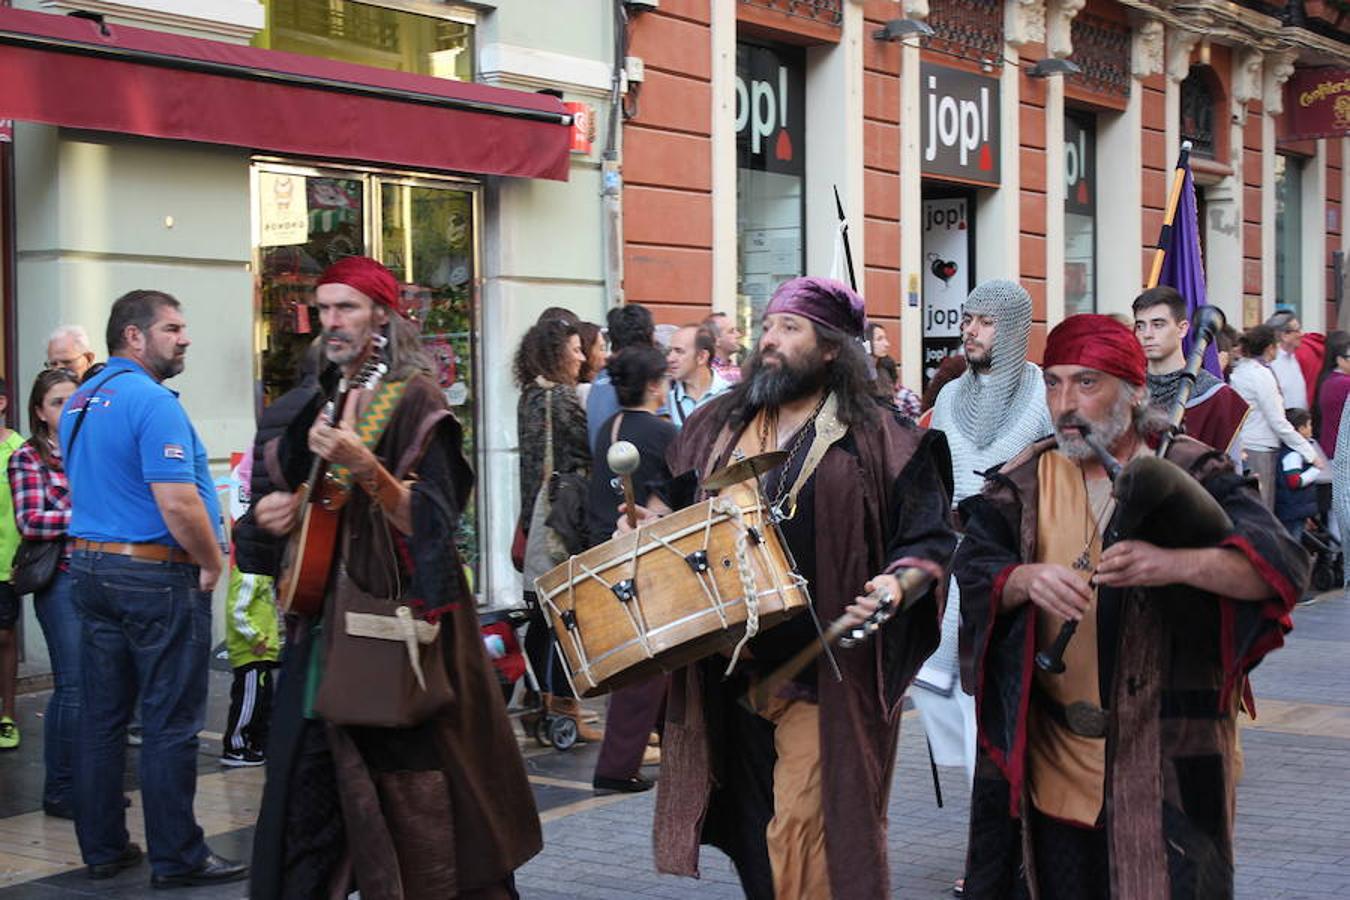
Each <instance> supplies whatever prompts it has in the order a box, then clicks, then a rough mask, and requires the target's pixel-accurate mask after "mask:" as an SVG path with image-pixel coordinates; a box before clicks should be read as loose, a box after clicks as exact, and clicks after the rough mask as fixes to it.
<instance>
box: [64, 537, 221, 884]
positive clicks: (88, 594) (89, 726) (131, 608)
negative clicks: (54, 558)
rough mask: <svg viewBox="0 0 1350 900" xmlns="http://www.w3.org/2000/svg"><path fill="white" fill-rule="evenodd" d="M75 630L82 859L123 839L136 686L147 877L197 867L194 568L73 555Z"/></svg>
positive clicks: (202, 658)
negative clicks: (80, 694)
mask: <svg viewBox="0 0 1350 900" xmlns="http://www.w3.org/2000/svg"><path fill="white" fill-rule="evenodd" d="M71 575H72V576H73V577H72V582H73V588H74V593H75V604H76V606H77V607H78V608H79V612H80V618H81V625H82V628H83V631H82V637H83V640H82V643H81V647H80V676H81V679H80V680H81V684H82V686H83V689H84V715H83V716H82V718H81V721H80V742H81V750H80V753H79V755H78V758H77V760H76V774H75V833H76V836H77V837H78V838H79V840H80V852H81V854H82V855H83V857H84V861H85V863H86V864H88V865H98V864H101V863H110V862H113V861H114V860H116V859H117V858H118V855H119V854H121V853H122V852H123V850H124V849H125V848H126V846H127V841H128V835H127V828H126V811H125V810H124V809H123V807H122V778H123V772H124V771H125V769H126V752H127V751H126V747H127V742H126V730H127V723H128V721H130V719H131V714H132V707H133V706H134V705H135V702H136V696H137V693H138V692H139V694H140V699H141V722H142V723H143V725H144V728H145V738H144V743H143V744H142V746H141V767H140V778H141V793H142V801H143V803H144V805H145V835H146V843H147V844H148V845H149V846H148V847H147V851H148V855H149V858H150V866H151V869H152V870H153V872H154V873H155V874H156V875H161V876H164V875H180V874H183V873H185V872H190V871H192V870H193V869H196V868H199V867H200V866H201V865H202V863H203V862H204V861H205V859H206V854H207V849H206V843H205V841H204V839H203V836H202V830H201V828H200V827H199V826H198V825H197V820H196V818H195V816H194V815H193V812H192V802H193V798H194V796H195V794H196V792H197V732H199V731H201V729H202V726H203V725H204V724H205V720H206V683H207V662H208V657H209V654H210V645H211V597H210V595H209V594H205V593H203V592H202V591H200V590H198V589H197V583H198V582H197V579H198V569H197V567H196V566H192V565H187V564H185V563H156V562H147V561H144V560H139V559H132V558H130V557H126V556H116V555H113V554H105V553H89V552H79V551H77V552H76V553H75V556H74V559H73V560H72V562H71Z"/></svg>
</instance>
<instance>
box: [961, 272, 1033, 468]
mask: <svg viewBox="0 0 1350 900" xmlns="http://www.w3.org/2000/svg"><path fill="white" fill-rule="evenodd" d="M962 312H963V313H968V314H970V315H972V316H990V317H991V318H993V320H994V328H995V331H994V346H993V347H991V348H990V353H991V356H992V357H993V359H992V365H991V366H990V368H989V373H988V376H987V377H984V378H978V377H976V374H975V371H974V369H967V370H966V373H965V374H964V375H962V376H961V378H960V381H959V384H960V388H959V390H958V394H959V398H958V401H957V403H956V405H955V407H954V409H953V412H954V413H955V415H956V426H957V427H958V428H960V429H961V433H962V435H964V436H965V438H966V439H967V440H969V441H970V442H972V443H973V444H975V446H977V447H984V446H987V445H988V444H989V443H991V442H992V441H993V440H994V438H996V437H998V436H999V435H1000V434H1002V433H1003V432H1004V430H1005V429H1006V428H1007V426H1008V425H1009V424H1010V423H1011V422H1012V421H1013V420H1014V419H1016V418H1017V417H1018V416H1020V415H1021V414H1022V409H1021V406H1022V405H1023V403H1018V402H1016V401H1018V400H1019V399H1023V398H1019V397H1018V396H1017V395H1018V394H1019V392H1020V390H1021V388H1022V385H1023V380H1024V369H1025V364H1026V360H1027V341H1028V340H1029V339H1030V337H1031V295H1030V294H1028V293H1027V292H1026V289H1025V288H1023V287H1022V286H1021V285H1020V284H1018V283H1017V282H1015V281H1009V280H1008V279H1006V278H995V279H992V280H990V281H984V282H981V283H980V284H978V285H976V286H975V290H973V291H971V292H970V296H968V297H966V303H965V306H964V307H962ZM1024 402H1025V401H1024Z"/></svg>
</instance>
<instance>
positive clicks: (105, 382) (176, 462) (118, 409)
mask: <svg viewBox="0 0 1350 900" xmlns="http://www.w3.org/2000/svg"><path fill="white" fill-rule="evenodd" d="M115 372H125V373H126V374H123V375H118V376H117V377H116V378H112V380H111V381H109V378H110V377H111V376H112V375H113V374H114V373H115ZM86 405H87V406H88V407H89V413H88V414H87V415H86V416H85V417H84V425H83V426H81V428H80V436H79V439H78V440H76V441H75V449H74V452H73V453H72V452H71V449H70V434H71V431H72V430H73V429H74V427H75V421H76V420H77V419H78V418H79V415H80V410H82V409H84V408H85V406H86ZM61 456H62V458H63V459H64V460H65V466H66V476H67V477H68V478H69V479H70V501H71V516H70V534H71V536H72V537H77V538H84V539H85V540H90V541H117V542H121V541H127V542H131V543H153V544H169V545H171V546H178V542H177V541H175V540H174V539H173V535H171V534H170V533H169V526H168V525H166V524H165V523H164V517H163V516H162V515H160V512H159V507H158V506H157V505H156V504H155V497H154V494H153V493H152V492H151V490H150V485H151V484H153V483H156V482H159V483H168V484H193V483H195V484H196V485H197V493H198V494H199V495H201V498H202V502H203V503H205V504H206V514H207V515H208V516H209V517H210V519H211V523H212V526H213V527H214V528H215V529H216V537H217V539H220V537H221V534H220V504H219V502H218V500H217V499H216V490H215V485H214V483H213V482H212V479H211V470H210V466H209V465H208V463H207V457H206V447H205V446H204V445H203V444H202V442H201V438H199V437H198V436H197V431H196V429H194V428H193V427H192V423H191V422H189V421H188V417H187V412H185V411H184V409H183V405H182V404H181V403H179V402H178V394H177V392H175V391H171V390H169V389H168V388H166V387H165V386H164V385H162V384H160V383H159V382H157V381H155V380H154V379H153V378H151V377H150V375H149V373H147V372H146V371H145V370H144V369H142V368H141V367H140V365H139V364H137V363H136V362H135V361H133V360H130V359H127V358H125V357H120V356H114V357H113V358H112V359H110V360H108V365H107V367H106V368H104V370H103V371H102V372H100V373H99V374H98V375H96V376H94V378H93V379H91V380H90V382H89V383H88V384H86V385H83V386H81V388H80V389H79V390H78V391H76V392H75V393H74V394H73V395H72V396H71V398H70V400H68V401H67V402H66V408H65V410H63V412H62V415H61Z"/></svg>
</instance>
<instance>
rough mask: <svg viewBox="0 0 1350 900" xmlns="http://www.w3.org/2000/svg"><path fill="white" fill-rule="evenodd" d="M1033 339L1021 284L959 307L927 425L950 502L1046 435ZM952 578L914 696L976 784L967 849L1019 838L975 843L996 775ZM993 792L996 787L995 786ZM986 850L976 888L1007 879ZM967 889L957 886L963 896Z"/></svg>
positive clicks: (945, 750)
mask: <svg viewBox="0 0 1350 900" xmlns="http://www.w3.org/2000/svg"><path fill="white" fill-rule="evenodd" d="M1030 334H1031V295H1030V294H1028V293H1027V292H1026V290H1025V289H1024V288H1023V287H1022V286H1021V285H1020V284H1018V283H1017V282H1015V281H1009V280H1007V279H1002V278H999V279H993V280H991V281H985V282H982V283H980V284H979V285H977V286H976V287H975V289H974V290H973V291H971V292H970V295H969V296H968V297H967V298H966V302H965V305H964V306H963V307H962V310H961V339H962V350H963V352H964V353H965V357H966V363H967V367H966V371H965V372H964V373H963V374H962V375H961V376H960V377H959V378H957V379H956V380H954V381H952V382H950V383H948V384H947V385H945V386H944V387H943V388H942V390H941V392H939V394H938V396H937V400H936V401H935V403H934V406H933V420H932V427H933V428H935V429H937V430H939V431H941V432H942V433H943V434H945V435H946V436H947V443H948V444H949V445H950V446H951V449H952V474H953V476H954V478H955V483H956V492H955V494H954V495H953V496H952V503H953V505H955V504H958V503H960V502H961V501H962V500H964V499H966V498H967V497H969V496H970V495H971V494H974V493H976V492H978V491H979V489H980V484H981V482H982V480H983V479H982V476H981V474H980V473H982V472H985V471H987V470H988V469H990V468H991V467H993V466H998V465H1002V464H1003V463H1005V462H1007V461H1008V460H1009V459H1012V458H1013V457H1014V456H1015V455H1017V454H1018V453H1019V452H1021V451H1022V449H1023V448H1025V447H1026V446H1027V445H1028V444H1030V443H1031V442H1032V441H1034V440H1036V439H1038V438H1043V437H1045V436H1046V435H1047V434H1049V433H1050V417H1049V415H1048V413H1047V412H1046V410H1045V385H1044V382H1043V380H1042V377H1041V370H1040V368H1039V367H1038V366H1036V364H1035V363H1032V362H1028V361H1027V358H1026V356H1027V341H1028V339H1029V338H1030ZM956 585H957V582H956V581H955V580H954V579H953V580H952V582H951V584H950V586H949V588H948V592H947V611H946V614H945V615H944V617H943V620H942V642H941V644H939V645H938V649H937V651H936V652H935V653H934V654H933V655H932V656H931V657H929V658H928V660H927V661H926V662H925V663H924V665H923V668H922V669H920V670H919V674H918V677H917V678H916V679H915V682H914V688H913V690H911V691H910V697H911V698H912V699H913V700H914V705H915V707H917V708H918V710H919V718H920V719H921V720H922V722H923V730H924V733H925V734H926V735H927V736H928V744H929V746H930V747H931V748H932V753H933V759H934V760H935V761H936V762H937V763H938V764H939V765H944V766H962V767H964V768H965V771H966V784H967V786H969V787H973V789H974V795H975V797H976V799H975V800H974V801H972V814H971V841H970V842H971V844H972V846H973V845H975V844H978V843H982V842H983V841H984V840H986V839H988V840H993V839H995V836H1001V839H1002V840H1004V841H1015V840H1016V832H1015V830H1014V831H1010V830H1009V828H1008V827H1007V823H1006V817H997V818H995V819H994V821H993V822H992V825H991V833H990V834H989V835H985V836H984V837H980V834H981V832H982V829H983V828H984V825H985V822H986V818H985V816H984V812H985V810H986V808H987V804H985V803H984V802H982V801H981V799H980V798H982V797H984V796H985V795H986V791H985V787H986V786H987V785H989V784H990V782H989V781H987V780H986V779H985V777H984V776H985V774H990V775H992V774H994V773H993V771H992V766H991V765H990V764H989V761H988V760H982V759H978V755H977V753H976V742H975V732H976V722H975V699H974V697H973V694H974V691H975V679H974V674H973V673H974V670H973V668H972V660H973V651H972V648H971V646H970V645H969V644H967V643H964V642H963V641H962V640H961V635H962V631H961V622H962V616H961V593H960V591H958V590H957V589H956ZM995 790H996V789H995ZM990 858H997V857H996V856H990V855H988V854H981V855H979V856H977V855H976V854H975V853H974V852H973V851H972V852H970V853H969V854H968V855H967V865H966V870H967V871H966V875H967V877H968V878H972V879H974V880H975V881H976V882H977V883H978V882H979V881H981V880H982V879H983V880H989V879H1001V878H1002V877H1004V874H1005V873H994V872H989V871H985V867H984V865H983V863H984V860H985V859H990ZM963 887H964V882H963V880H961V879H958V880H957V884H956V889H957V891H958V892H959V891H960V890H961V889H963Z"/></svg>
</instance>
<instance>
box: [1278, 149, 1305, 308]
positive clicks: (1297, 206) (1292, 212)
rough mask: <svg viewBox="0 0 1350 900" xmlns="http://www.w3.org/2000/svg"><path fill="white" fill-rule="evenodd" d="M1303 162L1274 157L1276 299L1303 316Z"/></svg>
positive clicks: (1282, 156)
mask: <svg viewBox="0 0 1350 900" xmlns="http://www.w3.org/2000/svg"><path fill="white" fill-rule="evenodd" d="M1302 222H1303V161H1302V160H1300V159H1297V158H1295V157H1292V156H1284V155H1282V154H1280V155H1276V157H1275V299H1276V302H1279V303H1287V304H1288V305H1289V306H1291V307H1292V308H1293V310H1294V312H1295V313H1296V314H1297V315H1298V316H1299V317H1300V318H1301V317H1302V315H1303V271H1302V265H1301V261H1302V253H1303V235H1302Z"/></svg>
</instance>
